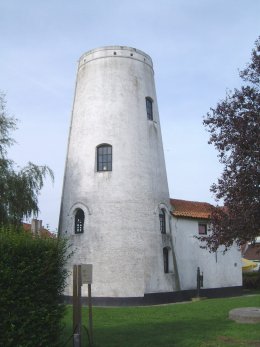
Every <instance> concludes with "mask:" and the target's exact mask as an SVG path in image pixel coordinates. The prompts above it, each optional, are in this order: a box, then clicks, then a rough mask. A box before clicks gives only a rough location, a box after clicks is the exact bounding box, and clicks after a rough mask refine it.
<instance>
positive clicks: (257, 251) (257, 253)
mask: <svg viewBox="0 0 260 347" xmlns="http://www.w3.org/2000/svg"><path fill="white" fill-rule="evenodd" d="M243 257H244V258H246V259H249V260H260V244H259V243H256V244H255V245H248V247H247V249H246V251H245V252H244V253H243Z"/></svg>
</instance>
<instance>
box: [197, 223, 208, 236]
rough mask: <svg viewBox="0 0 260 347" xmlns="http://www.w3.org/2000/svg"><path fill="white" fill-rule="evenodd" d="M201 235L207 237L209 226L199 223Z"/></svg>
mask: <svg viewBox="0 0 260 347" xmlns="http://www.w3.org/2000/svg"><path fill="white" fill-rule="evenodd" d="M199 235H207V224H204V223H199Z"/></svg>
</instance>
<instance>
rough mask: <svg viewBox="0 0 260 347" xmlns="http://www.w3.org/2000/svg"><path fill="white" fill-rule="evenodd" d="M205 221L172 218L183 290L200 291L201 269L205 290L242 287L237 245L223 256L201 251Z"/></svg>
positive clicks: (220, 253)
mask: <svg viewBox="0 0 260 347" xmlns="http://www.w3.org/2000/svg"><path fill="white" fill-rule="evenodd" d="M199 222H201V223H205V221H203V220H201V221H199V220H196V219H187V218H176V217H173V218H172V233H173V242H174V244H175V249H176V256H177V263H178V270H179V276H180V286H181V289H182V290H187V289H195V288H196V287H197V267H200V270H201V272H203V275H204V287H203V288H221V287H232V286H241V285H242V269H241V252H240V251H239V250H238V248H237V247H236V246H235V245H234V246H233V247H232V248H231V249H230V250H229V251H228V252H226V253H225V254H223V249H220V250H218V252H217V253H209V251H207V250H205V249H201V248H200V245H201V243H200V241H199V240H197V239H196V238H195V237H194V236H198V223H199Z"/></svg>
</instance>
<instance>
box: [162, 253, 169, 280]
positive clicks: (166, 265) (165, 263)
mask: <svg viewBox="0 0 260 347" xmlns="http://www.w3.org/2000/svg"><path fill="white" fill-rule="evenodd" d="M163 266H164V273H166V274H167V273H168V272H169V251H168V248H167V247H164V248H163Z"/></svg>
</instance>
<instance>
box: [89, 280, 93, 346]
mask: <svg viewBox="0 0 260 347" xmlns="http://www.w3.org/2000/svg"><path fill="white" fill-rule="evenodd" d="M88 319H89V340H90V341H89V342H90V347H92V346H93V322H92V300H91V284H88Z"/></svg>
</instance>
